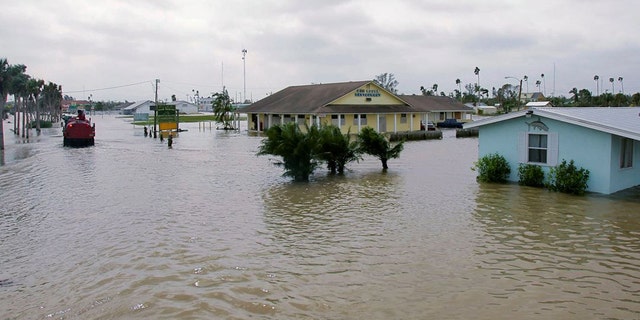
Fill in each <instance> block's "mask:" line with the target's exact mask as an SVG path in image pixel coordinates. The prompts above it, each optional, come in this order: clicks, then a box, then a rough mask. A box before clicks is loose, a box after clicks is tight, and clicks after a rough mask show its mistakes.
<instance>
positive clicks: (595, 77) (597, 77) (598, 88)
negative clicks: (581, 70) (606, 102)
mask: <svg viewBox="0 0 640 320" xmlns="http://www.w3.org/2000/svg"><path fill="white" fill-rule="evenodd" d="M598 80H600V76H598V75H597V74H596V75H595V76H593V81H595V82H596V96H599V95H600V84H599V83H598Z"/></svg>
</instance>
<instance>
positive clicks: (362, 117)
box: [360, 114, 367, 126]
mask: <svg viewBox="0 0 640 320" xmlns="http://www.w3.org/2000/svg"><path fill="white" fill-rule="evenodd" d="M360 124H361V125H363V126H366V125H367V115H366V114H361V115H360Z"/></svg>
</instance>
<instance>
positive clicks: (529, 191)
mask: <svg viewBox="0 0 640 320" xmlns="http://www.w3.org/2000/svg"><path fill="white" fill-rule="evenodd" d="M476 204H477V208H476V210H475V212H474V217H475V219H476V221H477V222H478V224H479V227H480V228H481V230H482V234H481V235H480V237H481V239H479V240H480V241H478V245H477V246H476V249H475V251H476V254H477V257H478V259H479V260H478V261H477V264H478V267H479V268H480V269H481V270H486V271H487V272H488V273H489V276H490V277H491V281H492V284H493V286H494V289H493V290H491V291H490V294H491V296H492V298H493V300H494V302H493V303H495V304H503V303H507V302H506V301H508V303H509V304H514V303H515V304H518V305H521V308H532V309H536V310H539V312H540V313H541V314H546V315H550V316H552V315H556V314H559V313H560V312H562V311H566V310H572V312H574V313H575V314H576V315H580V314H581V312H580V311H576V310H583V311H582V313H583V314H584V316H586V317H589V315H598V314H599V315H605V314H606V315H609V316H611V318H618V319H629V318H635V317H637V316H638V314H639V313H638V305H637V301H639V299H638V298H640V268H639V267H638V266H637V261H638V259H640V250H639V249H640V244H639V243H638V241H637V239H638V237H639V236H640V223H638V221H637V219H635V218H634V219H630V218H631V214H632V212H635V214H637V212H640V206H639V205H638V204H630V203H628V202H625V201H615V200H613V199H611V198H606V197H597V196H596V197H589V196H587V197H576V196H571V195H565V194H560V193H553V192H548V191H545V190H542V189H536V188H529V187H520V186H515V185H496V184H481V185H480V188H479V190H478V194H477V197H476ZM505 299H508V300H505ZM501 300H502V301H504V302H501ZM579 306H580V307H579Z"/></svg>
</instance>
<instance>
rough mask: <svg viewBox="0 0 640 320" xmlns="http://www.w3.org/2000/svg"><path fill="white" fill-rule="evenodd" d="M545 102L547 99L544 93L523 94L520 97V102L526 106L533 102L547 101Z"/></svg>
mask: <svg viewBox="0 0 640 320" xmlns="http://www.w3.org/2000/svg"><path fill="white" fill-rule="evenodd" d="M545 100H547V98H545V96H544V95H543V94H542V92H529V93H524V92H523V93H522V95H521V96H520V102H521V103H524V104H526V103H528V102H532V101H545Z"/></svg>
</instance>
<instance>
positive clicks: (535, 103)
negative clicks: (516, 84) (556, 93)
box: [524, 101, 553, 109]
mask: <svg viewBox="0 0 640 320" xmlns="http://www.w3.org/2000/svg"><path fill="white" fill-rule="evenodd" d="M524 107H525V108H526V109H529V108H549V107H553V104H552V103H551V101H531V102H527V104H525V105H524Z"/></svg>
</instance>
